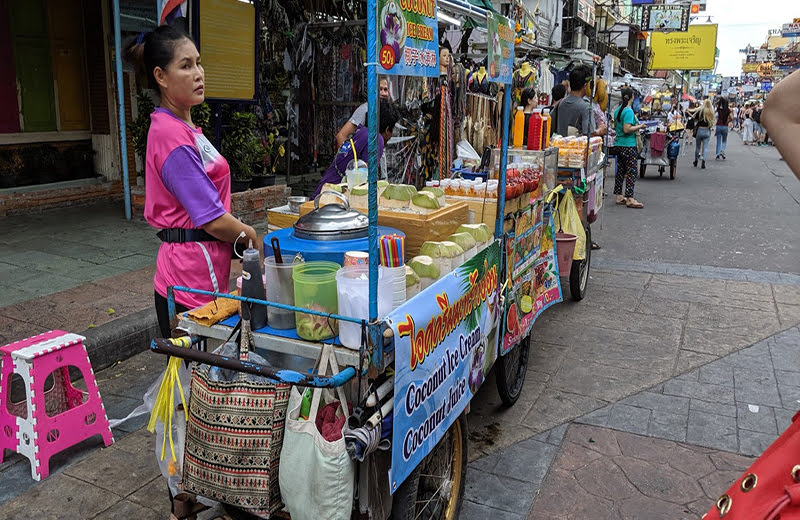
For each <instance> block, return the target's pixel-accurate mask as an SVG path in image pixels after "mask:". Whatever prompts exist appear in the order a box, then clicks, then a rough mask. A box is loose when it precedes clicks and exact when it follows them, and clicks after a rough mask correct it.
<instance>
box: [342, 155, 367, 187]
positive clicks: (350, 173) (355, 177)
mask: <svg viewBox="0 0 800 520" xmlns="http://www.w3.org/2000/svg"><path fill="white" fill-rule="evenodd" d="M368 175H369V171H368V170H367V163H365V162H364V161H362V160H361V159H359V160H358V164H356V163H355V161H353V160H351V161H350V162H349V163H348V164H347V170H345V178H346V179H347V191H350V190H352V189H353V188H354V187H356V186H358V185H360V184H365V183H366V182H367V178H368Z"/></svg>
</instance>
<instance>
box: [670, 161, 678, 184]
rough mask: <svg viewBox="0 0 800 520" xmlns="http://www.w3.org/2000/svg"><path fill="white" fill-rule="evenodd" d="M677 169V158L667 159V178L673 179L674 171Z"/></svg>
mask: <svg viewBox="0 0 800 520" xmlns="http://www.w3.org/2000/svg"><path fill="white" fill-rule="evenodd" d="M677 169H678V160H677V159H670V160H669V178H670V180H673V181H674V180H675V173H676V170H677Z"/></svg>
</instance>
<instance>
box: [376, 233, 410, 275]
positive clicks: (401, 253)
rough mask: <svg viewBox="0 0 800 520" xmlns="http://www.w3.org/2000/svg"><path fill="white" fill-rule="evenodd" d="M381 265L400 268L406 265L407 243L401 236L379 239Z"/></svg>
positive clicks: (386, 236) (388, 236) (387, 236)
mask: <svg viewBox="0 0 800 520" xmlns="http://www.w3.org/2000/svg"><path fill="white" fill-rule="evenodd" d="M379 246H380V254H381V265H382V266H384V267H400V266H402V265H405V257H406V241H405V237H403V236H400V235H381V237H380V239H379Z"/></svg>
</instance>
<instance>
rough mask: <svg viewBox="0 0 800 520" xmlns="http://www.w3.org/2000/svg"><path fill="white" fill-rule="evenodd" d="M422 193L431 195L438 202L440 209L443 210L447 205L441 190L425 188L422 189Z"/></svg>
mask: <svg viewBox="0 0 800 520" xmlns="http://www.w3.org/2000/svg"><path fill="white" fill-rule="evenodd" d="M422 193H433V196H434V197H436V200H438V201H439V207H440V208H443V207H445V206H446V205H447V199H446V198H445V196H444V190H443V189H442V188H437V187H436V186H428V187H426V188H422Z"/></svg>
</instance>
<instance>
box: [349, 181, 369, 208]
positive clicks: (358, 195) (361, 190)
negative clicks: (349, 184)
mask: <svg viewBox="0 0 800 520" xmlns="http://www.w3.org/2000/svg"><path fill="white" fill-rule="evenodd" d="M347 200H348V201H350V207H353V208H366V207H367V205H368V204H369V186H368V185H366V184H359V185H358V186H353V189H351V190H350V191H349V192H348V194H347Z"/></svg>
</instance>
